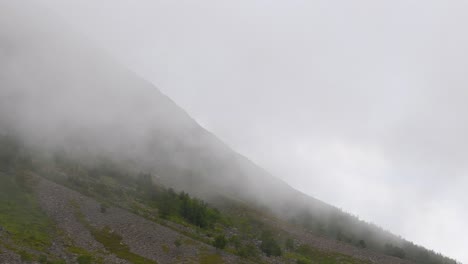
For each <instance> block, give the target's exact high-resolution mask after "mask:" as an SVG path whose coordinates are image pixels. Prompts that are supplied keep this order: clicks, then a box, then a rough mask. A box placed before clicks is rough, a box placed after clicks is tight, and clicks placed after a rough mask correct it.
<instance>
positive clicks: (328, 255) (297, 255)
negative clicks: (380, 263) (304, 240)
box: [285, 245, 370, 264]
mask: <svg viewBox="0 0 468 264" xmlns="http://www.w3.org/2000/svg"><path fill="white" fill-rule="evenodd" d="M285 257H286V258H288V259H295V260H296V263H298V264H370V262H369V261H365V260H360V259H356V258H353V257H350V256H346V255H342V254H339V253H334V252H324V251H319V250H317V249H314V248H312V247H309V246H307V245H302V246H300V247H299V248H298V249H296V250H295V251H294V252H288V253H286V254H285Z"/></svg>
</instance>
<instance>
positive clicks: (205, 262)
mask: <svg viewBox="0 0 468 264" xmlns="http://www.w3.org/2000/svg"><path fill="white" fill-rule="evenodd" d="M198 263H200V264H223V263H224V260H223V258H222V257H221V256H220V255H218V254H206V253H203V254H201V255H200V258H199V262H198Z"/></svg>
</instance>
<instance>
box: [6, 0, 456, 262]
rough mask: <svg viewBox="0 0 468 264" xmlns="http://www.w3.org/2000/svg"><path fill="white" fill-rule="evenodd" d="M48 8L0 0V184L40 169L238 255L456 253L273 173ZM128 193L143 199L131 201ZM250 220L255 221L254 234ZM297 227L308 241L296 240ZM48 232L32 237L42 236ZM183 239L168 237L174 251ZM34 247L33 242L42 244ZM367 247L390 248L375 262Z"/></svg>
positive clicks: (414, 256)
mask: <svg viewBox="0 0 468 264" xmlns="http://www.w3.org/2000/svg"><path fill="white" fill-rule="evenodd" d="M52 18H53V15H51V14H50V13H48V11H47V10H43V9H42V8H40V7H37V6H34V5H32V4H31V3H23V1H18V2H16V1H2V2H0V134H1V135H0V136H1V142H0V144H1V145H0V146H1V147H0V150H1V151H0V152H1V153H0V159H1V160H0V164H1V167H0V172H1V176H0V177H1V178H2V184H3V186H10V185H11V188H10V190H14V189H15V188H17V187H18V186H19V187H18V188H19V189H18V190H19V191H18V192H23V191H24V192H25V193H35V192H38V193H40V192H39V191H38V190H37V188H39V189H40V186H42V185H41V184H39V183H37V181H40V180H38V179H44V180H43V181H47V182H48V181H50V182H51V183H50V184H59V185H60V186H64V188H65V187H66V188H69V189H70V190H74V191H76V192H78V193H80V194H81V195H85V196H87V197H92V198H93V199H96V200H97V201H101V202H102V204H101V208H100V210H101V211H103V213H105V211H106V210H107V208H108V207H113V206H114V207H120V208H122V209H125V210H128V211H132V212H134V213H135V214H137V215H139V216H141V217H144V218H145V219H150V220H154V221H159V220H158V219H162V220H161V221H164V223H165V225H168V226H169V227H171V228H173V229H174V228H175V227H174V226H173V225H172V224H171V222H173V223H175V224H174V225H176V224H182V225H186V226H188V227H193V228H196V229H197V228H198V229H200V230H204V231H200V232H201V234H203V235H199V234H198V233H197V234H198V235H197V236H195V235H193V234H192V238H194V239H195V240H197V241H200V242H201V243H205V244H209V245H212V244H213V245H214V246H215V247H216V248H218V249H220V250H222V249H225V248H226V252H230V253H232V254H234V255H236V256H239V257H240V258H241V259H242V258H243V259H245V261H253V262H255V261H264V262H265V261H266V262H270V260H269V259H268V258H270V257H276V258H278V259H276V261H279V262H282V261H284V262H285V263H290V262H288V261H289V260H294V261H297V263H317V262H311V261H313V259H314V257H315V258H317V259H319V258H320V257H321V256H322V255H320V254H322V253H320V252H329V251H331V252H334V251H335V250H336V252H338V253H340V254H341V253H343V257H342V258H345V257H344V256H345V255H346V256H354V255H353V254H355V255H356V254H357V255H356V256H357V257H358V259H361V260H362V261H363V262H351V261H349V262H339V261H338V260H337V262H320V263H368V262H365V261H370V262H369V263H420V264H451V263H454V264H455V263H456V261H455V260H452V259H449V258H447V257H444V256H442V255H440V254H437V253H435V252H433V251H430V250H427V249H425V248H423V247H420V246H417V245H414V244H413V243H411V242H408V241H406V240H404V239H402V238H400V237H398V236H395V235H393V234H391V233H389V232H386V231H384V230H382V229H381V228H379V227H377V226H375V225H373V224H369V223H366V222H363V221H361V220H359V219H358V218H356V217H354V216H351V215H349V214H347V213H345V212H342V211H341V210H339V209H337V208H335V207H333V206H330V205H327V204H325V203H323V202H321V201H319V200H317V199H314V198H312V197H309V196H307V195H304V194H302V193H300V192H298V191H296V190H295V189H293V188H291V187H290V186H288V185H287V184H286V183H284V182H283V181H281V180H279V179H277V178H275V177H273V176H271V175H270V174H269V173H268V172H266V171H265V170H263V169H262V168H260V167H258V166H257V165H255V164H253V163H252V162H251V161H249V160H248V159H246V158H245V157H243V156H241V155H239V154H238V153H236V152H235V151H233V150H231V149H230V148H229V147H228V146H226V145H225V144H223V142H221V141H220V140H219V139H217V138H216V137H215V136H214V135H212V134H211V133H209V132H208V131H206V130H205V129H203V128H202V127H201V126H199V125H198V124H197V123H196V122H195V121H194V120H193V119H192V118H190V116H189V115H188V114H187V113H186V112H185V111H183V110H182V109H181V108H179V107H178V106H177V105H176V104H175V103H174V102H172V101H171V100H170V99H169V98H168V97H166V96H165V95H163V94H162V93H161V92H159V91H158V89H157V88H156V87H154V86H153V85H152V84H150V83H148V82H146V81H144V80H142V79H141V78H140V77H138V76H137V75H136V74H135V73H133V72H131V71H129V70H127V69H126V68H124V67H122V66H120V65H119V64H118V63H116V62H115V61H114V60H113V59H112V58H111V57H110V56H108V55H107V54H106V53H105V52H102V51H100V50H99V49H96V48H94V47H92V46H91V45H89V44H87V43H86V42H85V41H83V40H82V38H80V37H79V34H75V33H70V32H72V31H71V30H70V29H69V28H67V26H66V25H65V24H64V23H62V22H61V21H60V20H59V19H56V20H54V19H52ZM10 178H11V179H14V180H11V179H10ZM21 186H23V187H24V186H26V187H24V188H26V189H24V188H23V187H21ZM31 186H32V187H31ZM34 186H36V187H34ZM37 186H39V187H37ZM51 186H55V185H51ZM20 187H21V188H23V189H21V188H20ZM28 188H30V190H28ZM57 188H59V187H57ZM330 191H333V190H330ZM44 195H45V194H44ZM15 197H16V196H15ZM18 197H19V198H18V199H22V200H24V204H27V206H29V207H31V208H33V205H34V203H30V202H29V200H30V199H33V198H31V197H34V196H30V195H29V194H27V195H26V196H24V197H23V196H22V194H18ZM122 197H127V198H125V199H124V198H122ZM128 197H132V198H128ZM83 199H84V198H83ZM129 199H130V200H129ZM135 201H138V203H139V204H142V206H143V207H142V208H146V209H145V210H143V209H141V208H140V209H141V210H140V209H138V208H136V207H135V206H134V203H133V202H135ZM22 204H23V203H22ZM41 204H47V203H46V202H42V203H41ZM29 207H28V208H29ZM0 208H3V209H1V211H0V216H1V217H0V227H1V228H2V229H6V230H8V231H9V233H11V234H13V236H15V235H17V236H19V237H20V238H21V234H20V233H15V228H14V226H13V227H12V225H9V222H8V219H9V218H8V217H7V216H5V215H8V214H9V212H10V211H11V210H10V209H11V208H10V207H5V208H10V209H8V210H7V209H5V208H4V207H0ZM34 208H35V207H34ZM28 210H30V211H31V213H33V212H35V211H34V210H36V209H28ZM70 210H71V209H70ZM152 210H154V211H152ZM21 212H22V213H24V212H23V211H21ZM36 213H37V214H38V215H39V216H40V217H38V218H37V219H43V223H42V222H41V223H42V224H44V225H46V223H47V221H51V220H47V217H49V218H50V217H51V215H50V214H48V215H47V216H46V215H44V214H43V213H41V212H39V211H38V212H36ZM76 216H77V219H78V220H80V219H81V220H80V221H81V225H82V226H84V227H88V230H90V233H91V234H93V235H94V237H95V238H96V240H97V241H98V242H100V243H101V244H104V245H107V244H106V241H109V240H110V239H111V238H114V239H115V238H116V237H115V236H117V234H114V233H112V232H110V231H109V232H108V230H107V229H102V230H98V229H95V227H94V226H93V223H92V222H89V221H90V220H89V218H86V217H79V216H80V214H79V213H77V214H76ZM155 216H157V218H154V219H153V217H155ZM52 218H53V217H52ZM25 221H26V220H25ZM55 221H58V220H56V219H55ZM87 221H88V222H87ZM158 223H159V222H158ZM39 224H40V223H39ZM256 226H261V228H258V230H259V231H258V234H257V233H256V232H254V231H253V230H254V229H255V227H256ZM2 229H0V230H2ZM231 229H234V230H241V231H239V232H240V233H239V234H237V235H236V236H234V235H230V234H229V232H228V231H227V230H231ZM175 230H176V231H177V232H182V231H181V229H177V228H175ZM242 230H244V231H242ZM249 230H250V231H249ZM35 232H36V231H35ZM184 232H185V234H186V233H187V232H189V231H184ZM189 233H190V232H189ZM249 233H251V234H252V237H249V235H248V234H249ZM303 233H304V234H307V235H308V236H310V239H309V238H303V239H302V238H299V237H300V236H301V234H303ZM34 234H35V235H34V237H36V238H40V237H43V236H45V235H44V234H42V233H40V232H39V231H38V232H37V233H34ZM275 234H276V235H275ZM277 234H283V235H282V237H278V236H277ZM186 235H187V234H186ZM236 237H237V238H236ZM0 238H1V236H0ZM117 238H118V237H117ZM12 239H13V240H15V239H16V238H15V237H13V238H12ZM119 239H122V238H119ZM319 239H324V240H323V241H326V242H323V243H324V244H326V245H325V246H323V245H322V244H320V243H319V242H317V241H319ZM20 240H21V239H20ZM45 240H47V239H44V241H42V240H40V241H41V243H44V244H47V241H45ZM124 240H125V239H124ZM124 240H122V241H124ZM18 241H19V240H18ZM21 241H25V240H24V239H23V240H21ZM119 241H120V240H119ZM257 241H260V243H257ZM307 241H312V242H310V243H309V242H307ZM313 241H315V242H313ZM320 241H321V240H320ZM36 242H37V241H36ZM28 243H29V242H28ZM181 243H182V242H179V243H175V244H174V245H175V249H174V250H175V251H174V252H177V250H178V249H179V247H180V245H179V246H177V244H181ZM256 243H257V244H256ZM26 244H27V243H26ZM33 244H34V243H33ZM182 244H183V243H182ZM335 244H336V245H337V246H327V245H335ZM1 245H2V244H1V243H0V246H1ZM41 245H42V244H41ZM28 246H30V245H29V244H28ZM36 246H37V245H33V248H34V249H35V251H41V250H42V249H43V248H42V247H40V246H38V247H36ZM114 246H115V245H113V244H111V245H109V246H106V247H105V248H106V250H108V251H109V252H111V253H113V254H114V255H116V256H117V257H119V258H122V259H126V260H127V261H129V262H130V263H152V262H151V261H152V260H151V256H150V255H149V256H147V257H139V256H140V255H138V254H137V255H135V254H134V252H133V251H132V249H131V247H130V249H128V248H122V247H118V245H117V248H116V247H114ZM229 248H231V251H229V250H227V249H229ZM168 250H169V249H168ZM353 250H357V251H359V253H352V252H354V251H353ZM20 251H21V250H20ZM75 251H76V250H75ZM132 252H133V253H132ZM317 252H319V253H317ZM350 252H351V253H350ZM362 252H364V253H362ZM286 253H288V254H289V255H287V254H286ZM361 253H362V254H361ZM132 254H133V255H132ZM323 254H325V253H323ZM360 254H361V255H362V256H364V257H362V256H361V255H360ZM366 254H370V256H374V255H373V254H377V255H378V256H384V259H385V256H386V257H388V258H386V259H385V260H382V261H381V262H375V261H374V262H372V261H373V260H372V257H369V258H367V259H366V256H367V255H366ZM81 255H83V256H84V257H83V258H82V262H79V263H87V262H85V260H86V256H88V257H89V258H90V259H94V260H96V259H97V258H96V257H94V256H92V254H91V255H90V254H81ZM81 255H80V256H81ZM259 255H261V256H259ZM377 255H376V256H377ZM281 256H283V257H281ZM285 256H286V257H285ZM287 256H290V258H288V257H287ZM324 256H325V255H324ZM202 258H203V257H201V259H202ZM207 258H208V257H207ZM213 258H215V257H213ZM265 258H266V259H265ZM323 258H325V257H323ZM22 259H23V260H24V261H26V262H27V261H28V258H27V256H24V258H22ZM338 259H339V258H338ZM374 259H375V258H374ZM90 261H91V260H90ZM243 261H244V260H243ZM392 261H393V262H392ZM159 262H164V261H161V260H159ZM44 263H46V262H44ZM89 263H92V262H89ZM106 263H107V262H106ZM206 263H208V262H206ZM213 263H216V261H215V262H213Z"/></svg>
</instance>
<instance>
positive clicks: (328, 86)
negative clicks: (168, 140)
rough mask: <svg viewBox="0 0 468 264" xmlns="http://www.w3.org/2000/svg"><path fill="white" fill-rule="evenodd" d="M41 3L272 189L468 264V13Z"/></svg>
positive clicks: (311, 4)
mask: <svg viewBox="0 0 468 264" xmlns="http://www.w3.org/2000/svg"><path fill="white" fill-rule="evenodd" d="M38 2H40V3H42V4H46V5H47V6H48V7H49V8H51V9H52V10H54V11H55V12H56V13H57V14H59V15H61V16H62V18H63V19H65V20H66V21H68V22H69V23H70V24H71V25H72V26H73V27H74V28H75V29H76V30H77V31H79V32H80V33H82V34H84V35H86V36H87V37H89V38H90V39H91V40H92V41H95V42H96V43H98V44H99V45H100V46H101V48H103V49H105V50H107V51H108V52H109V53H110V54H111V55H112V56H114V57H115V58H117V59H118V60H119V61H120V62H121V63H122V64H123V65H125V66H127V67H129V68H131V69H133V70H134V71H135V72H137V73H138V74H139V75H141V76H143V77H145V78H146V79H147V80H150V81H151V82H152V83H154V84H155V85H157V86H158V88H160V89H161V90H162V91H163V92H164V93H166V94H167V95H169V96H170V97H171V98H172V99H174V100H175V101H176V102H177V103H178V104H179V105H180V106H182V107H183V108H184V109H186V110H187V111H188V112H189V113H190V114H191V116H193V117H195V119H196V120H197V121H198V122H200V123H201V124H202V125H203V126H204V127H206V128H207V129H208V130H210V131H212V132H214V133H215V134H216V135H218V136H219V137H221V138H222V139H223V140H224V141H226V142H227V143H228V144H229V145H230V146H232V147H233V148H234V149H235V150H237V151H239V152H240V153H242V154H244V155H246V156H247V157H249V158H250V159H252V160H254V161H255V162H256V163H258V164H259V165H261V166H263V167H264V168H266V169H267V170H269V171H270V172H272V173H273V174H274V175H275V176H277V177H279V178H282V179H284V180H285V181H287V182H288V183H290V184H291V185H292V186H294V187H295V188H298V189H299V190H301V191H303V192H305V193H307V194H310V195H312V196H314V197H316V198H319V199H321V200H324V201H325V202H328V203H331V204H333V205H336V206H338V207H341V208H343V209H344V210H346V211H349V212H351V213H353V214H356V215H359V216H360V217H361V218H363V219H364V220H367V221H372V222H374V223H376V224H378V225H381V226H383V227H384V228H386V229H389V230H391V231H392V232H395V233H396V234H399V235H402V236H403V237H405V238H407V239H409V240H412V241H414V242H416V243H418V244H422V245H424V246H427V247H429V248H432V249H437V250H440V251H441V252H442V253H444V254H447V255H448V256H451V257H454V258H457V259H458V260H461V261H463V262H464V263H467V262H468V255H467V253H466V246H467V245H468V238H467V236H466V235H465V234H464V232H465V228H464V223H466V222H467V221H468V213H467V212H468V210H467V209H468V197H467V196H466V195H465V194H464V191H465V189H466V186H468V176H467V173H468V166H467V165H466V157H467V156H468V155H467V154H468V153H467V149H468V140H467V139H466V135H467V134H468V133H467V132H468V123H467V120H466V117H465V115H466V114H467V113H468V105H467V104H466V102H465V100H466V98H467V95H468V91H467V89H466V87H465V86H466V85H467V84H468V79H467V76H468V74H467V72H466V71H467V69H468V67H467V64H468V63H467V62H468V60H467V59H468V52H467V51H466V48H465V47H467V46H468V45H467V44H468V37H467V36H466V33H465V32H464V31H465V26H466V25H467V23H468V19H467V18H466V13H467V12H468V4H467V3H465V2H463V1H455V0H454V1H444V2H442V1H422V0H418V1H403V0H401V1H400V0H398V1H370V0H365V1H364V0H362V1H352V2H350V1H287V2H286V1H282V2H280V1H199V2H196V3H195V2H191V1H177V2H176V1H149V0H145V1H143V0H142V1H138V2H137V1H125V0H113V1H110V0H107V1H104V0H100V1H96V0H81V1H78V0H60V1H59V0H39V1H38Z"/></svg>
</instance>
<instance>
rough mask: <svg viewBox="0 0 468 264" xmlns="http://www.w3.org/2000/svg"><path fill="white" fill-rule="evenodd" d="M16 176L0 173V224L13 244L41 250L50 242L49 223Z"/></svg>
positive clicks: (51, 229)
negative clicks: (10, 236) (10, 237)
mask: <svg viewBox="0 0 468 264" xmlns="http://www.w3.org/2000/svg"><path fill="white" fill-rule="evenodd" d="M16 179H17V177H13V176H10V175H5V174H2V173H0V226H1V227H3V229H5V230H7V231H8V232H9V233H10V234H11V235H12V239H13V240H14V242H15V244H16V245H18V246H21V247H29V248H32V249H35V250H38V251H43V250H44V249H46V248H47V247H48V246H49V245H50V244H51V241H52V236H51V234H53V231H54V229H53V223H52V221H51V220H50V219H48V218H47V216H46V215H45V213H44V212H42V211H41V209H40V207H39V204H38V203H37V200H36V199H35V197H34V195H33V194H32V193H30V192H29V191H28V190H26V189H25V188H24V187H23V186H21V185H20V184H18V182H17V180H16Z"/></svg>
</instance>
